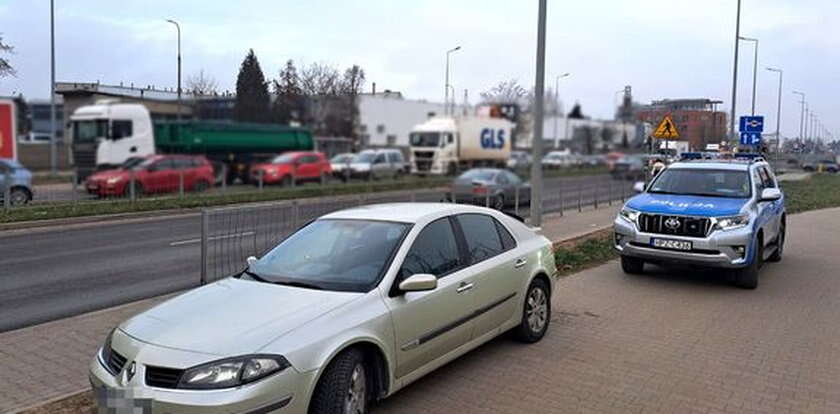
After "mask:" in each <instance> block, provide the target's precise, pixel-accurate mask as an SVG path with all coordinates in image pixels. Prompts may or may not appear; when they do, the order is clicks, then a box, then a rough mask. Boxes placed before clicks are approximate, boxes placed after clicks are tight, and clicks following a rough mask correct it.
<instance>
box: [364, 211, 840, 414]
mask: <svg viewBox="0 0 840 414" xmlns="http://www.w3.org/2000/svg"><path fill="white" fill-rule="evenodd" d="M788 224H789V232H790V233H789V238H788V244H787V247H786V249H785V257H784V258H783V260H782V262H780V263H769V264H767V265H766V266H765V267H764V268H763V269H762V271H761V276H760V285H759V287H758V289H756V290H742V289H738V288H734V287H732V286H730V285H728V284H726V283H725V281H724V278H723V276H722V275H721V274H720V272H715V271H697V270H691V269H681V268H657V267H651V268H650V269H649V271H648V273H647V274H645V275H638V276H627V275H624V274H623V273H622V272H621V270H620V267H619V264H618V263H617V262H616V261H613V262H611V263H608V264H606V265H603V266H600V267H597V268H594V269H590V270H587V271H584V272H581V273H579V274H577V275H574V276H572V277H569V278H566V279H562V280H561V281H560V282H559V283H558V284H557V291H556V292H555V294H554V297H553V301H552V303H553V315H552V326H551V329H550V330H549V333H548V335H547V336H546V337H545V338H544V339H543V340H542V341H541V342H539V343H537V344H534V345H522V344H518V343H516V342H513V341H512V340H510V339H509V338H507V337H504V336H503V337H500V338H497V339H496V340H494V341H491V342H490V343H488V344H486V345H484V346H483V347H481V348H479V349H478V350H476V351H473V352H471V353H469V354H467V355H466V356H464V357H462V358H461V359H459V360H457V361H455V362H453V363H451V364H449V365H447V366H446V367H444V368H442V369H440V370H438V371H436V372H433V373H432V374H430V375H428V376H426V377H425V378H423V379H421V380H419V381H418V382H416V383H414V384H411V385H410V386H409V387H408V388H406V389H404V390H402V391H400V392H398V393H397V394H396V395H394V396H392V397H391V398H389V399H387V400H385V401H384V402H383V403H382V404H381V405H380V407H377V410H376V412H377V413H381V414H391V413H424V414H437V413H441V414H443V413H458V412H461V413H475V414H490V413H493V414H507V413H641V412H644V413H689V414H690V413H696V414H701V413H702V414H708V413H720V414H730V413H731V414H735V413H738V414H742V413H753V414H758V413H785V414H788V413H801V414H806V413H807V414H820V413H825V414H830V413H839V412H840V392H838V390H840V347H838V345H837V344H838V343H840V323H838V322H837V316H838V315H840V300H838V298H840V274H838V272H837V269H838V268H840V255H838V254H837V251H838V241H837V240H838V239H837V234H840V209H837V208H835V209H831V210H822V211H816V212H810V213H804V214H798V215H794V216H791V217H790V218H789V220H788Z"/></svg>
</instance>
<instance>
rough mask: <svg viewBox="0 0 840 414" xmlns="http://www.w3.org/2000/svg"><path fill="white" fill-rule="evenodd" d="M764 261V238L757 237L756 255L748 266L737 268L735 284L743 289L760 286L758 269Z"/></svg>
mask: <svg viewBox="0 0 840 414" xmlns="http://www.w3.org/2000/svg"><path fill="white" fill-rule="evenodd" d="M763 262H764V240H763V239H762V238H761V237H760V236H759V237H758V238H757V239H756V248H755V257H753V261H752V263H750V264H749V265H748V266H747V267H744V268H741V269H736V270H735V285H736V286H738V287H739V288H742V289H755V288H757V287H758V271H759V269H761V265H762V264H763Z"/></svg>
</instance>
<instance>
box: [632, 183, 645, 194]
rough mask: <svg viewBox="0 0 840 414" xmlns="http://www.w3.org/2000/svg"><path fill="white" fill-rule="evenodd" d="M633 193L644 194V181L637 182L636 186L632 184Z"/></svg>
mask: <svg viewBox="0 0 840 414" xmlns="http://www.w3.org/2000/svg"><path fill="white" fill-rule="evenodd" d="M633 191H635V192H637V193H644V192H645V183H644V181H637V182H636V184H633Z"/></svg>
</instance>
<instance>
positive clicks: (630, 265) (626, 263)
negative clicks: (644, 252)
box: [621, 256, 645, 275]
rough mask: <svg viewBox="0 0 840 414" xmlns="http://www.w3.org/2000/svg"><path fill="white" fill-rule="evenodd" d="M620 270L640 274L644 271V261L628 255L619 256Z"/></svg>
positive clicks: (629, 273)
mask: <svg viewBox="0 0 840 414" xmlns="http://www.w3.org/2000/svg"><path fill="white" fill-rule="evenodd" d="M621 270H623V271H624V273H627V274H628V275H640V274H642V273H644V272H645V261H644V260H642V259H638V258H635V257H630V256H621Z"/></svg>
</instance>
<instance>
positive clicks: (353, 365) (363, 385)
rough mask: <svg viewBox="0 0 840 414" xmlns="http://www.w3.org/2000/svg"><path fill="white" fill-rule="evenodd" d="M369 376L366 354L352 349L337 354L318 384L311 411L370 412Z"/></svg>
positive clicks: (317, 413) (322, 413)
mask: <svg viewBox="0 0 840 414" xmlns="http://www.w3.org/2000/svg"><path fill="white" fill-rule="evenodd" d="M368 385H369V381H368V375H367V370H366V369H365V360H364V355H362V353H361V352H360V351H358V350H355V349H351V350H349V351H346V352H344V353H342V354H340V355H339V356H337V357H336V358H335V359H334V360H333V361H332V362H331V363H330V365H329V366H328V367H327V370H326V371H324V374H323V376H322V377H321V379H320V380H319V381H318V385H316V387H315V393H314V394H313V395H312V401H311V403H310V406H309V413H310V414H366V413H367V412H368V395H369V393H368Z"/></svg>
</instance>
